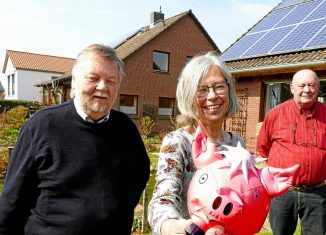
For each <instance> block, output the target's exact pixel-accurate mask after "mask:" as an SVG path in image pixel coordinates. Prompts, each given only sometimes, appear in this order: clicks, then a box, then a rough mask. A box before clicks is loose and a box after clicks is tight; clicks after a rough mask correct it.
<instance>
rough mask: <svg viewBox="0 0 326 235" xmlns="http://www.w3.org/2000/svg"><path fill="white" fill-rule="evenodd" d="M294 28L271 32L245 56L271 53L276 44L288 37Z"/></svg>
mask: <svg viewBox="0 0 326 235" xmlns="http://www.w3.org/2000/svg"><path fill="white" fill-rule="evenodd" d="M293 27H294V26H289V27H285V28H278V29H275V30H271V31H269V32H268V33H267V34H266V35H264V36H263V37H262V38H261V39H260V40H259V42H257V43H256V44H255V46H253V47H252V48H250V49H249V50H248V51H247V52H246V53H245V54H244V55H243V56H250V55H260V54H263V53H265V52H266V51H269V50H270V49H272V48H273V46H274V45H275V44H277V43H278V42H279V41H280V40H281V39H282V38H283V37H284V36H285V35H287V34H288V33H289V32H290V31H291V30H292V29H293Z"/></svg>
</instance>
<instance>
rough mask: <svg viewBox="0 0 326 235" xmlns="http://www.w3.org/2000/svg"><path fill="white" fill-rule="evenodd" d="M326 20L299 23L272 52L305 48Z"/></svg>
mask: <svg viewBox="0 0 326 235" xmlns="http://www.w3.org/2000/svg"><path fill="white" fill-rule="evenodd" d="M325 23H326V20H318V21H311V22H307V23H303V24H300V25H298V26H297V27H296V28H295V29H294V30H293V31H292V32H291V33H290V34H289V35H288V36H287V37H285V38H284V39H283V41H282V42H281V43H280V44H279V45H278V46H276V47H275V48H274V49H273V50H272V52H280V51H287V50H293V49H297V48H303V47H304V45H305V44H307V43H308V41H309V40H310V39H311V38H313V36H314V35H315V34H316V32H319V31H320V29H321V28H322V27H323V26H324V25H325Z"/></svg>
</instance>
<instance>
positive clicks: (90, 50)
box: [72, 44, 126, 81]
mask: <svg viewBox="0 0 326 235" xmlns="http://www.w3.org/2000/svg"><path fill="white" fill-rule="evenodd" d="M93 55H98V56H101V57H104V58H107V59H109V60H112V61H115V62H116V63H117V66H118V71H119V78H120V81H121V80H122V79H123V78H124V77H125V75H126V73H125V68H124V64H123V62H122V60H120V58H119V57H118V56H117V54H116V52H115V50H114V49H113V48H111V47H109V46H105V45H101V44H92V45H90V46H87V47H86V48H84V49H83V50H82V51H81V52H80V53H79V54H78V56H77V59H76V61H75V64H74V67H73V69H72V76H73V77H74V76H75V74H76V72H77V70H78V64H79V62H80V61H83V60H84V59H87V58H89V57H90V56H93Z"/></svg>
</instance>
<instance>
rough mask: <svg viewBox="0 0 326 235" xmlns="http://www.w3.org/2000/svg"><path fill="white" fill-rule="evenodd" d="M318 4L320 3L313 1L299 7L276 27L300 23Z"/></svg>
mask: <svg viewBox="0 0 326 235" xmlns="http://www.w3.org/2000/svg"><path fill="white" fill-rule="evenodd" d="M318 4H319V2H314V1H312V2H308V3H307V4H302V5H298V7H296V8H295V9H293V11H291V12H290V14H288V15H287V16H286V17H285V18H284V19H283V20H282V21H281V22H280V23H278V24H277V25H276V27H281V26H285V25H291V24H296V23H300V22H301V21H302V20H303V19H304V18H305V17H306V16H307V15H308V14H309V13H310V12H311V11H312V10H313V9H315V8H316V6H317V5H318Z"/></svg>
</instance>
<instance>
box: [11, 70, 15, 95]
mask: <svg viewBox="0 0 326 235" xmlns="http://www.w3.org/2000/svg"><path fill="white" fill-rule="evenodd" d="M11 94H12V95H15V74H12V75H11Z"/></svg>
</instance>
